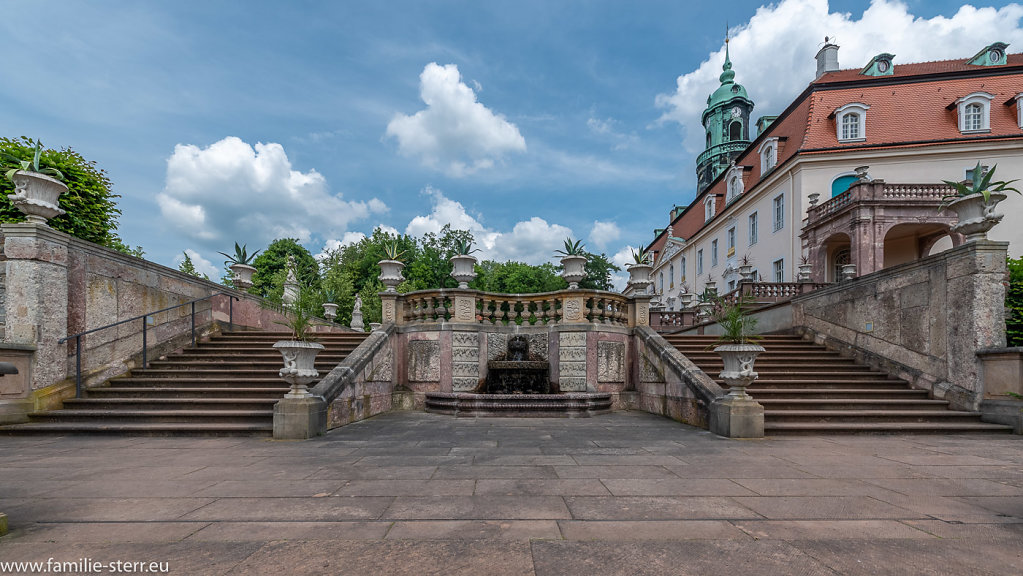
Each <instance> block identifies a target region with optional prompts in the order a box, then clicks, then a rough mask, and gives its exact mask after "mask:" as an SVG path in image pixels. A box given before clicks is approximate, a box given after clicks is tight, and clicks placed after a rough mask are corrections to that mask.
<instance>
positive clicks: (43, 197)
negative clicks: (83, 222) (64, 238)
mask: <svg viewBox="0 0 1023 576" xmlns="http://www.w3.org/2000/svg"><path fill="white" fill-rule="evenodd" d="M11 179H12V180H13V181H14V194H10V195H8V198H10V200H11V204H13V205H14V206H15V207H16V208H17V209H18V210H21V211H22V212H23V213H24V214H25V220H26V221H28V222H32V223H34V224H42V225H43V226H46V225H47V224H46V221H47V220H49V219H50V218H56V217H57V216H60V215H61V214H64V210H62V209H61V208H60V206H58V204H57V202H58V198H60V195H61V194H63V193H64V192H67V186H65V185H64V183H63V182H61V181H60V180H57V179H56V178H51V177H49V176H46V175H44V174H40V173H38V172H26V171H24V170H19V171H18V172H15V173H14V176H13V177H12V178H11Z"/></svg>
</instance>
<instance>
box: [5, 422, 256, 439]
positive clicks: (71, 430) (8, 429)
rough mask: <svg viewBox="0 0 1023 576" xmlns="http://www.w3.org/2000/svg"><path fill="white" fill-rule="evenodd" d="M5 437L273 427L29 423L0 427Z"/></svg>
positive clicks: (248, 431)
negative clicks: (13, 435)
mask: <svg viewBox="0 0 1023 576" xmlns="http://www.w3.org/2000/svg"><path fill="white" fill-rule="evenodd" d="M0 433H7V434H17V435H25V434H46V435H52V434H74V435H121V436H123V435H131V436H272V435H273V424H272V423H271V424H266V423H259V424H247V423H221V422H199V423H194V422H189V423H182V422H144V423H143V422H33V423H28V424H12V425H8V426H4V427H2V428H0Z"/></svg>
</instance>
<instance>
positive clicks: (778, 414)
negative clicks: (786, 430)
mask: <svg viewBox="0 0 1023 576" xmlns="http://www.w3.org/2000/svg"><path fill="white" fill-rule="evenodd" d="M768 417H770V418H771V420H773V421H781V422H808V421H809V422H872V421H882V422H901V421H909V422H913V421H916V422H924V421H930V420H932V419H933V420H942V421H953V420H965V421H973V420H978V419H979V418H980V414H979V413H977V412H961V411H957V410H866V409H865V410H774V409H771V410H768V409H767V408H766V406H765V409H764V420H765V422H766V420H767V418H768Z"/></svg>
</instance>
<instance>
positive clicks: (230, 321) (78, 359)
mask: <svg viewBox="0 0 1023 576" xmlns="http://www.w3.org/2000/svg"><path fill="white" fill-rule="evenodd" d="M214 296H227V297H228V300H227V301H228V313H227V325H228V330H234V302H235V300H240V298H238V297H237V296H234V295H232V294H229V293H227V292H214V293H212V294H210V295H208V296H203V297H202V298H196V299H195V300H189V301H188V302H182V303H181V304H177V305H175V306H170V307H168V308H163V309H161V310H156V311H155V312H147V313H145V314H142V315H141V316H135V317H132V318H128V319H126V320H121V321H118V322H114V323H113V324H107V325H106V326H100V327H99V328H93V329H92V330H86V331H85V332H79V333H78V334H72V335H70V336H65V337H63V338H61V339H60V340H57V344H63V343H65V342H67V341H68V340H71V339H72V338H74V339H75V398H81V397H82V336H86V335H88V334H92V333H94V332H99V331H100V330H106V329H107V328H113V327H114V326H120V325H121V324H127V323H129V322H135V321H136V320H142V368H143V369H145V368H147V367H148V366H149V359H148V357H147V354H146V352H147V348H148V342H147V336H148V334H147V330H148V323H147V322H146V319H147V318H149V317H150V316H156V315H157V314H161V313H163V312H169V311H170V310H174V309H177V308H181V307H182V306H188V305H191V306H192V313H191V316H192V346H193V347H194V346H195V305H196V303H197V302H203V301H205V300H209V299H210V298H213V297H214ZM210 311H211V318H212V308H211V309H210Z"/></svg>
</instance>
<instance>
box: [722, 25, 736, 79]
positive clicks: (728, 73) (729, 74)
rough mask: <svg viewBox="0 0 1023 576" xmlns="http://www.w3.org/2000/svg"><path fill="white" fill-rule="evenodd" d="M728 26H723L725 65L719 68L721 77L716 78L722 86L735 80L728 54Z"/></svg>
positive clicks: (730, 58)
mask: <svg viewBox="0 0 1023 576" xmlns="http://www.w3.org/2000/svg"><path fill="white" fill-rule="evenodd" d="M729 40H730V38H729V37H728V25H727V24H726V25H725V63H724V64H723V65H722V66H721V70H722V72H721V76H719V77H718V79H719V80H721V83H722V84H731V83H732V81H733V80H734V79H735V72H733V71H732V57H731V55H729V53H728V41H729Z"/></svg>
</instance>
